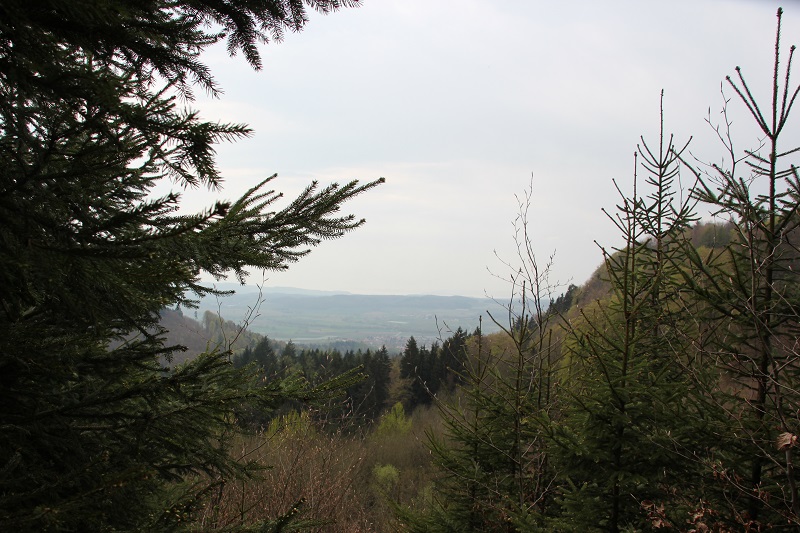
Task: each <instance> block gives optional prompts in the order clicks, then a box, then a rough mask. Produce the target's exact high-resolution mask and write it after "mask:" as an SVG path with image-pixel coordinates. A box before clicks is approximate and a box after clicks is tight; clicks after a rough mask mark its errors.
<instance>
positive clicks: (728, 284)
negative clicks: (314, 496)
mask: <svg viewBox="0 0 800 533" xmlns="http://www.w3.org/2000/svg"><path fill="white" fill-rule="evenodd" d="M781 14H782V12H781V11H780V10H779V11H778V31H777V36H776V40H775V56H774V58H773V68H772V74H773V76H772V79H771V80H770V84H769V87H770V88H771V92H770V95H769V97H768V99H767V100H766V102H764V101H762V100H759V99H757V98H756V97H755V96H754V94H753V92H752V91H751V88H750V86H749V85H748V81H747V78H746V77H745V75H744V73H743V72H742V71H741V70H739V69H737V71H736V75H735V76H734V77H729V78H727V80H726V86H727V89H728V91H730V92H731V93H732V97H731V99H730V100H726V101H725V107H724V109H723V114H722V117H723V118H722V124H720V125H712V126H713V127H714V128H715V131H716V133H717V134H718V137H719V140H720V142H721V143H722V147H723V151H724V153H725V157H724V161H723V163H720V164H708V165H704V164H699V163H697V162H696V161H695V160H694V159H693V158H689V157H687V155H688V150H687V145H676V143H675V142H674V139H673V138H672V137H671V136H669V135H668V134H666V133H665V132H664V128H663V112H662V128H661V135H660V137H659V139H657V141H656V142H655V143H653V142H650V143H648V142H646V141H645V140H644V139H642V142H641V144H640V145H639V146H638V149H637V155H636V161H635V168H636V171H635V173H634V176H633V179H632V186H630V187H626V186H624V185H623V184H622V183H615V186H616V188H617V190H618V191H620V200H619V203H618V205H617V209H616V210H615V211H610V212H608V216H609V219H610V220H611V222H612V223H613V224H614V225H615V226H616V228H617V229H618V231H619V234H620V236H621V242H622V244H621V245H620V246H618V247H616V248H601V251H602V252H603V256H604V259H605V260H604V264H603V265H602V266H601V267H600V269H599V270H598V272H597V273H596V274H595V276H593V278H592V279H591V280H590V281H589V282H588V283H587V284H586V285H584V286H583V287H581V288H573V287H570V288H569V290H568V291H567V292H566V293H565V294H564V295H563V298H559V299H556V300H555V301H554V302H553V305H552V306H550V308H549V309H548V310H547V311H546V312H542V305H541V302H542V301H546V300H547V299H549V297H550V296H551V294H552V292H554V290H555V288H554V287H553V286H552V285H551V284H550V283H549V280H548V273H549V265H545V266H542V265H540V264H539V263H538V262H537V260H536V257H535V255H534V254H533V253H532V250H533V243H532V231H529V230H532V228H528V227H527V207H528V206H529V202H528V203H527V204H526V203H525V202H523V205H521V212H520V216H519V218H518V222H519V223H520V225H521V229H520V230H519V231H517V235H518V239H519V241H518V245H519V246H518V247H519V250H520V254H519V258H518V259H519V264H518V265H517V264H510V265H509V266H511V267H512V270H511V271H512V275H511V276H510V281H511V282H512V285H513V287H514V289H515V295H514V297H513V298H512V299H511V303H510V304H509V308H508V310H509V314H508V315H509V321H508V326H507V328H506V330H505V333H504V334H503V335H502V336H501V337H504V339H505V340H502V339H499V340H498V339H492V340H491V342H489V343H488V344H487V345H486V346H485V347H482V348H481V349H480V350H479V351H478V353H477V354H470V357H469V358H468V359H467V365H466V370H465V373H464V377H465V379H464V388H463V390H462V394H461V395H460V396H459V397H458V398H457V399H456V400H455V401H451V402H448V401H444V402H441V404H440V410H441V413H442V417H443V420H444V425H445V426H444V427H445V432H444V436H443V437H439V438H433V439H432V440H431V444H430V448H431V451H432V452H433V456H434V461H435V462H436V463H437V464H438V466H439V471H440V476H439V479H438V480H437V481H436V482H435V486H436V490H435V491H434V493H435V494H438V495H439V496H438V497H434V498H433V499H432V500H431V501H430V502H429V504H428V505H427V508H426V510H424V511H422V512H420V511H419V510H418V511H416V512H411V511H408V510H406V511H403V510H402V509H401V512H400V517H401V519H402V521H403V523H404V524H405V527H406V529H407V530H410V531H420V532H421V531H540V530H541V531H555V530H557V531H610V532H617V531H644V530H659V531H767V530H769V531H772V530H784V529H785V530H791V531H795V530H797V529H798V527H800V499H798V483H797V479H796V471H795V466H794V463H795V450H796V447H797V441H798V437H797V435H798V433H800V428H799V425H800V418H798V413H800V394H799V393H798V391H800V383H798V372H800V357H798V355H799V354H798V350H797V332H798V323H800V313H799V311H800V310H799V309H798V300H797V297H798V294H800V291H798V288H799V287H800V283H799V281H800V280H798V278H797V268H798V265H797V261H798V248H797V242H796V241H797V239H798V235H799V233H798V225H799V224H800V218H799V217H798V208H800V175H798V170H797V168H798V156H799V154H800V148H798V147H797V146H794V145H790V144H787V141H786V137H788V136H790V134H789V133H787V132H788V131H789V130H790V129H791V128H794V129H795V130H796V129H797V127H796V121H795V122H791V121H790V115H791V113H792V111H793V107H794V104H795V103H796V98H797V95H798V94H800V86H798V85H797V84H796V82H793V81H792V79H791V71H792V66H793V64H792V60H793V55H794V51H795V48H794V47H791V49H790V50H789V52H788V54H785V50H784V49H783V48H782V46H781V27H780V20H781ZM787 56H788V57H787ZM735 103H736V104H740V105H742V107H743V109H744V110H745V112H746V113H747V115H749V117H750V118H751V119H752V120H753V121H754V123H755V124H756V126H757V127H758V130H759V133H760V135H761V136H762V139H763V140H762V139H757V140H756V145H755V147H753V148H750V149H745V150H740V149H738V147H737V146H735V145H734V144H733V140H732V139H733V137H734V136H733V134H732V123H731V120H730V119H729V118H728V117H729V115H728V107H727V106H728V105H734V104H735ZM793 124H794V126H793ZM681 176H683V180H681V179H680V177H681ZM686 176H689V178H690V182H689V183H690V184H691V185H690V187H689V188H687V189H683V188H681V186H680V183H681V181H683V183H687V180H686V179H685V178H686ZM624 190H630V192H627V193H623V192H622V191H624ZM701 212H712V213H714V215H715V217H716V220H718V221H720V222H717V223H708V222H699V220H698V219H699V215H698V213H701ZM570 293H571V294H570ZM567 301H569V303H567Z"/></svg>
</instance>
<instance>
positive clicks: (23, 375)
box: [0, 1, 377, 531]
mask: <svg viewBox="0 0 800 533" xmlns="http://www.w3.org/2000/svg"><path fill="white" fill-rule="evenodd" d="M347 4H348V5H349V4H351V3H350V2H348V3H347ZM312 5H313V6H314V7H315V8H318V9H321V10H323V11H328V10H332V9H336V8H337V7H339V6H340V5H342V4H341V3H340V2H336V1H332V2H314V3H313V4H312ZM304 22H305V15H304V3H303V2H299V1H297V2H295V1H291V2H270V1H252V2H245V3H238V4H236V5H231V4H218V3H206V2H200V3H198V2H187V3H167V2H123V1H111V2H108V1H103V2H81V3H73V2H56V1H54V2H45V3H37V4H35V5H33V4H23V3H20V2H14V1H7V2H2V4H0V287H2V289H1V290H2V292H1V293H0V304H1V305H0V380H1V381H2V387H1V388H0V427H2V431H0V529H3V530H12V529H14V530H53V531H59V530H65V531H96V530H110V529H116V530H132V531H143V530H147V531H155V530H169V529H175V528H179V527H181V525H180V523H179V522H180V521H182V520H185V519H187V518H189V517H191V514H192V512H193V511H195V510H197V509H198V506H199V505H201V504H202V501H203V498H204V496H205V495H206V493H207V492H206V491H207V489H208V487H209V483H211V484H213V483H214V481H213V480H214V479H220V478H230V477H232V478H235V477H238V476H245V475H249V467H248V466H247V465H246V464H241V463H239V462H236V461H234V460H233V459H232V458H231V456H230V455H229V453H228V449H227V445H228V441H229V437H230V436H231V435H232V431H233V430H234V428H235V426H234V418H233V415H232V413H233V409H234V408H235V407H237V406H239V405H241V404H243V403H250V402H254V403H256V404H257V405H260V406H262V407H264V408H270V407H273V406H274V405H276V404H277V403H279V402H280V401H282V398H283V397H285V396H287V395H288V396H294V397H297V398H298V399H307V400H308V399H313V398H316V399H318V400H321V401H322V400H325V399H326V398H328V397H329V396H330V394H332V393H333V387H334V386H335V385H336V384H327V385H323V386H320V387H319V388H318V389H317V390H316V391H312V390H309V389H308V387H307V386H306V385H305V384H304V383H303V382H302V380H299V379H287V380H284V381H276V382H271V383H266V384H265V383H263V382H261V381H259V380H258V379H257V376H256V375H254V374H253V373H252V372H250V371H249V370H244V369H236V368H234V367H233V366H232V365H231V364H230V362H229V352H228V349H229V346H226V345H224V346H219V347H217V348H218V349H213V348H214V347H213V346H212V350H211V351H210V352H209V353H207V354H204V355H202V356H200V357H198V358H196V359H194V360H193V361H191V362H190V363H187V364H185V365H182V366H178V367H177V368H173V369H167V368H163V367H162V365H161V364H160V362H161V361H163V360H165V359H166V360H169V359H170V358H171V355H172V354H173V353H174V352H176V351H179V349H180V348H179V347H175V346H165V344H164V342H163V339H162V334H163V332H162V331H161V330H160V329H159V326H158V318H159V312H160V311H161V310H162V309H163V308H165V307H168V306H169V307H174V306H175V305H176V304H179V303H180V304H186V305H190V304H191V300H190V295H191V292H192V291H194V292H195V293H197V294H205V293H209V292H213V291H212V290H211V289H208V288H205V287H203V286H202V285H201V284H200V283H199V276H200V273H201V272H207V273H211V274H213V275H215V276H221V275H224V274H229V273H230V274H235V275H236V276H238V277H239V278H240V279H242V278H243V277H244V276H245V269H247V268H249V267H255V268H264V269H283V268H286V267H287V266H288V265H289V264H290V263H291V262H293V261H295V260H297V259H298V258H299V257H301V256H302V255H304V254H305V253H307V252H308V250H309V248H310V247H312V246H314V245H316V244H318V243H319V242H320V241H321V240H324V239H331V238H335V237H338V236H341V235H343V234H345V233H347V232H348V231H350V230H352V229H355V228H356V227H358V226H359V225H360V224H361V222H362V221H359V220H357V219H355V218H353V217H352V216H341V215H340V214H338V210H339V208H340V206H341V204H342V203H343V202H344V201H346V200H347V199H349V198H351V197H352V196H354V195H356V194H359V193H361V192H363V191H365V190H367V189H369V188H371V187H372V186H374V185H375V183H377V182H375V183H370V184H367V185H359V184H357V183H356V182H352V183H349V184H346V185H344V186H338V185H332V186H329V187H326V188H323V189H319V188H318V186H317V185H316V184H312V185H310V186H309V187H308V188H307V189H306V190H305V191H304V192H303V193H302V194H301V195H300V196H299V197H298V198H296V199H295V200H293V201H291V202H289V203H288V205H287V206H285V207H278V206H277V205H276V202H278V200H279V198H280V194H278V193H276V192H273V191H270V190H268V189H267V187H268V186H269V185H270V184H271V182H272V180H273V178H274V177H273V178H267V179H266V180H264V181H263V182H262V183H261V184H259V185H257V186H256V187H254V188H253V189H251V190H250V191H248V192H247V193H246V194H245V195H244V196H243V197H242V198H240V199H238V200H236V201H234V202H218V203H216V205H214V206H212V207H210V208H209V209H207V210H206V211H204V212H202V213H197V214H178V213H177V211H176V210H177V208H178V206H179V202H180V196H179V194H177V193H168V194H166V195H164V196H161V197H157V196H154V195H153V194H152V191H153V188H154V187H155V186H156V184H158V183H161V182H162V181H163V180H165V179H166V180H174V181H175V182H176V183H178V184H180V185H185V186H199V185H203V186H209V187H212V188H214V187H218V186H219V185H220V184H221V182H222V178H221V176H220V174H219V172H218V169H217V168H216V166H215V163H214V157H213V156H214V144H215V143H216V142H219V141H223V140H233V139H236V138H239V137H242V136H245V135H248V134H249V130H248V129H247V127H246V126H243V125H233V124H219V123H208V122H204V121H202V120H201V119H200V118H199V117H198V116H197V114H196V113H194V112H193V111H191V110H189V109H186V108H185V107H184V106H183V104H182V101H181V100H180V99H179V98H178V96H179V95H181V94H182V95H183V96H190V89H191V87H192V85H194V84H198V83H199V84H200V85H201V86H203V87H204V88H206V89H211V90H213V89H214V82H213V79H212V77H211V75H210V73H209V72H208V70H207V68H206V67H205V65H203V64H202V63H201V62H200V60H199V54H200V52H201V51H202V50H203V49H204V48H205V47H206V46H207V45H209V44H211V43H212V42H214V41H216V40H219V39H221V38H223V33H226V34H227V39H228V44H229V51H230V52H231V53H235V52H237V51H242V52H243V53H244V55H245V56H246V58H247V59H248V61H249V62H250V63H251V64H253V65H254V66H258V64H259V57H258V53H257V50H256V48H255V45H256V44H257V43H258V42H265V41H266V40H267V39H268V38H279V37H280V35H281V33H282V31H283V30H284V29H292V30H296V29H300V28H301V27H302V25H303V23H304ZM209 23H213V28H216V29H214V30H213V31H211V28H212V26H210V25H208V24H209ZM220 29H224V32H221V31H219V30H220ZM342 384H343V383H339V385H342Z"/></svg>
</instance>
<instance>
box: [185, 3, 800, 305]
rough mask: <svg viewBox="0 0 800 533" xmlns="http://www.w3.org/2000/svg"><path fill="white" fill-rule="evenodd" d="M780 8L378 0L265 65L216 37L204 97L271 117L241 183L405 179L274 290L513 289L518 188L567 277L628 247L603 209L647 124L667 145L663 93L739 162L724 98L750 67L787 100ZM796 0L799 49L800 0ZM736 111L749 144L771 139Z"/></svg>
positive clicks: (308, 34) (203, 102) (206, 103)
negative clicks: (729, 140) (605, 253)
mask: <svg viewBox="0 0 800 533" xmlns="http://www.w3.org/2000/svg"><path fill="white" fill-rule="evenodd" d="M779 4H780V3H779V2H773V1H755V0H753V1H744V0H724V1H723V0H674V1H670V2H666V1H660V2H643V1H641V0H637V1H604V2H599V1H596V0H585V1H584V0H581V1H572V2H569V3H561V2H549V1H533V0H503V1H489V0H458V1H455V0H365V2H364V6H363V7H361V8H359V9H354V10H345V11H341V12H338V13H334V14H332V15H329V16H313V17H312V20H311V21H310V23H309V24H308V26H307V28H306V30H304V31H303V32H302V33H299V34H294V35H289V36H287V38H286V39H285V41H284V42H282V43H280V44H273V45H269V46H267V47H265V48H264V49H263V55H264V57H263V59H264V69H263V70H262V71H260V72H253V71H252V70H251V69H250V68H249V67H248V66H247V65H246V63H245V61H244V60H243V59H242V58H235V59H230V58H228V57H226V56H225V53H224V49H215V50H212V51H210V52H209V53H208V54H207V56H206V60H207V62H208V64H209V66H210V67H211V68H212V71H213V72H214V74H215V76H216V78H217V80H218V82H219V83H220V85H221V86H222V88H223V89H224V91H225V94H224V95H223V96H222V98H221V99H219V100H214V101H211V100H208V99H205V98H199V99H198V101H197V102H195V105H196V106H197V107H198V108H199V109H200V110H201V111H202V114H203V115H204V116H205V117H206V118H209V119H215V120H216V119H219V120H222V121H228V122H247V123H249V124H250V125H251V126H252V127H253V128H254V129H255V135H254V136H253V137H252V138H251V139H247V140H244V141H240V142H238V143H236V144H235V145H223V146H220V147H219V161H220V165H221V167H222V169H223V172H224V175H225V176H226V185H225V189H224V191H223V193H222V196H223V197H226V198H234V197H236V196H238V195H239V194H241V193H242V192H244V191H245V190H246V189H248V188H249V187H251V186H252V185H253V184H254V183H256V182H257V181H259V180H260V179H262V178H264V177H266V176H269V175H271V174H273V173H278V175H279V177H278V179H277V181H275V182H274V185H275V187H276V188H277V189H278V190H282V191H285V192H286V193H287V194H288V195H291V194H294V193H297V192H298V191H300V190H301V189H302V188H303V187H304V186H305V185H306V184H307V183H309V182H310V181H311V180H313V179H317V180H320V181H321V183H323V184H326V183H329V182H332V181H338V182H346V181H349V180H352V179H359V180H364V181H367V180H373V179H376V178H378V177H385V178H386V183H385V184H384V185H382V186H381V187H379V188H378V189H377V190H373V191H372V192H370V193H368V194H366V195H364V196H362V197H359V198H357V199H356V200H354V201H352V202H351V203H349V204H347V205H346V209H347V210H348V211H349V212H353V213H355V214H356V215H357V216H359V217H365V218H366V219H367V224H366V225H365V226H364V227H363V228H361V229H359V230H357V231H356V232H354V233H351V234H349V235H347V236H345V237H344V238H342V239H339V240H336V241H330V242H324V243H323V244H322V245H320V246H319V247H318V248H316V249H314V251H313V252H312V253H311V254H310V255H309V256H307V257H306V258H304V259H302V260H301V261H300V262H299V263H297V264H295V265H293V266H292V267H291V268H290V270H289V271H287V272H279V273H276V272H273V273H268V274H267V277H268V281H267V285H270V286H293V287H301V288H307V289H322V290H342V291H350V292H355V293H363V294H419V293H426V294H441V295H452V294H459V295H467V296H483V295H486V294H488V295H490V296H493V297H496V298H499V299H503V298H505V297H506V296H507V295H508V294H509V291H510V289H509V287H508V286H507V284H506V283H505V282H503V281H502V280H500V279H498V277H497V275H504V274H505V273H506V270H507V269H506V267H504V266H503V264H502V262H501V261H499V260H498V259H497V257H496V256H495V253H496V254H497V255H499V256H500V257H501V258H503V259H506V260H508V261H510V262H513V261H514V260H515V257H514V247H513V226H512V222H513V220H514V218H515V216H516V214H517V200H516V199H515V195H520V194H522V193H524V191H525V190H526V189H527V188H529V187H530V186H531V185H532V187H533V198H534V200H533V209H532V211H531V213H530V217H531V225H532V230H533V232H532V233H533V235H534V240H535V248H536V251H537V253H538V254H539V256H540V258H541V260H542V261H545V260H546V259H547V257H549V256H550V255H551V254H553V253H554V252H555V258H554V266H553V274H552V276H551V281H554V282H555V281H559V282H561V283H564V284H566V283H569V282H573V283H576V284H580V283H583V282H584V281H585V280H586V279H587V278H588V277H589V276H590V275H591V273H592V272H593V271H594V270H595V268H596V267H597V266H598V265H599V263H600V260H601V255H600V252H599V250H598V248H597V245H596V244H595V243H594V241H595V240H597V241H598V242H599V243H601V244H603V245H609V246H613V245H615V244H619V237H618V236H617V235H616V233H615V230H614V227H613V225H612V224H611V223H610V222H609V221H608V220H607V219H606V218H605V215H603V213H602V211H601V208H603V207H605V208H608V209H613V207H614V205H615V203H616V201H617V199H618V196H617V193H616V191H615V190H614V187H613V184H612V179H616V180H617V181H618V182H619V183H620V184H621V185H622V186H623V187H628V186H629V185H630V182H631V178H632V170H633V152H634V151H635V150H636V144H637V142H639V136H640V135H644V136H645V138H646V139H651V140H652V143H653V144H657V134H658V125H659V98H660V92H661V90H662V89H663V90H664V91H665V100H664V106H665V111H666V128H667V130H668V131H671V132H674V133H675V134H676V138H677V139H678V140H680V141H685V140H687V139H688V137H689V136H690V135H693V136H694V140H693V142H692V148H693V152H694V153H695V154H696V155H697V156H698V157H701V158H702V159H703V160H709V161H710V160H713V161H717V160H719V158H720V157H721V154H722V152H721V150H720V147H719V145H718V144H717V143H715V142H713V135H712V133H713V132H712V131H711V130H710V128H709V127H708V126H707V125H706V124H705V119H706V118H708V116H709V115H708V114H709V108H710V111H711V117H712V119H713V120H716V119H717V118H718V117H719V111H720V109H721V106H722V97H721V95H720V83H721V81H722V80H723V79H724V77H725V76H726V75H727V74H733V73H734V67H735V66H737V65H740V66H741V67H742V69H743V71H744V73H745V75H746V76H747V78H748V80H749V81H751V85H752V87H753V88H754V90H755V91H756V92H757V93H758V94H759V95H763V96H764V97H766V96H767V95H768V85H767V84H768V83H769V80H770V69H771V65H772V63H771V61H772V59H771V57H772V50H773V48H774V29H775V21H776V17H775V13H776V10H777V7H778V5H779ZM782 5H783V6H784V9H785V11H786V13H785V15H784V23H783V25H784V31H783V35H784V43H785V45H786V46H785V49H786V51H787V52H788V46H789V45H790V44H794V43H800V2H796V1H791V2H782ZM796 79H798V80H800V72H798V73H797V78H796ZM728 93H730V91H728ZM739 107H740V106H738V104H737V105H736V108H739ZM796 115H797V116H796V118H797V120H796V121H795V122H794V125H793V126H792V127H793V128H794V130H795V131H797V130H800V125H799V124H800V109H798V110H796ZM734 117H735V120H736V123H735V124H734V127H736V126H737V125H739V126H740V128H739V129H738V130H737V135H739V136H740V137H741V145H740V146H742V147H744V146H745V145H752V144H753V143H754V142H756V140H757V137H756V136H755V135H754V133H753V132H752V130H750V129H748V128H746V127H745V126H744V125H745V123H746V117H745V116H744V115H742V114H741V113H740V114H739V115H734ZM187 202H188V203H189V204H190V205H194V204H196V203H197V202H202V203H204V204H209V203H211V199H210V198H209V197H208V196H206V197H205V198H199V197H198V195H197V194H196V193H193V194H189V195H188V196H187ZM493 273H494V275H493ZM260 279H261V275H260V274H255V275H253V276H252V277H251V280H253V281H259V280H260Z"/></svg>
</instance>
